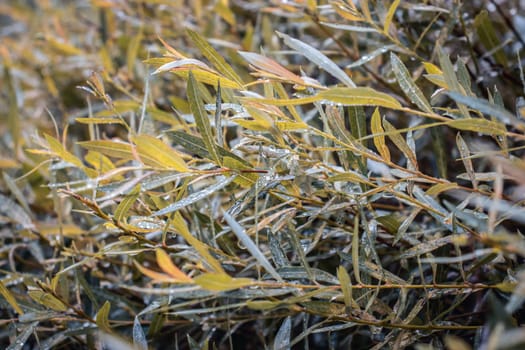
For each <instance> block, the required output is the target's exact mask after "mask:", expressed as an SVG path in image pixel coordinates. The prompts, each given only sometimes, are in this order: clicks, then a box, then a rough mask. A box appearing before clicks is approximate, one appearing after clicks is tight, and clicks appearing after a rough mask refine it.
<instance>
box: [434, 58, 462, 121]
mask: <svg viewBox="0 0 525 350" xmlns="http://www.w3.org/2000/svg"><path fill="white" fill-rule="evenodd" d="M438 56H439V64H440V65H441V69H443V77H444V78H445V82H446V83H447V87H448V90H450V91H453V92H457V93H458V94H460V95H463V91H462V90H461V85H459V81H458V78H457V76H456V73H455V72H454V66H453V65H452V62H450V58H449V57H448V55H447V54H446V53H445V52H443V50H442V49H441V50H438ZM458 107H459V110H460V112H461V114H462V115H463V117H464V118H466V119H469V118H470V114H469V112H468V110H467V108H466V107H465V105H463V104H461V103H458Z"/></svg>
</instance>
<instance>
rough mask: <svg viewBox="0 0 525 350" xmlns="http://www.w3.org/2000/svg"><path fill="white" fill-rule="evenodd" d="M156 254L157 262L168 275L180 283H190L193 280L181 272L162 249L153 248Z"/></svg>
mask: <svg viewBox="0 0 525 350" xmlns="http://www.w3.org/2000/svg"><path fill="white" fill-rule="evenodd" d="M155 252H156V255H157V264H159V267H160V268H161V270H162V271H164V272H166V273H167V274H168V275H170V276H171V277H173V278H174V279H176V280H178V281H180V282H182V283H191V282H193V280H192V279H191V278H190V277H189V276H188V275H186V274H185V273H184V272H182V271H181V270H180V269H179V268H178V267H177V266H175V264H173V262H172V261H171V258H170V256H169V255H168V254H167V253H166V252H165V251H164V250H162V249H160V248H159V249H156V250H155Z"/></svg>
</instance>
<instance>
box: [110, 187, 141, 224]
mask: <svg viewBox="0 0 525 350" xmlns="http://www.w3.org/2000/svg"><path fill="white" fill-rule="evenodd" d="M139 195H140V184H137V185H136V186H135V187H133V189H132V190H131V191H130V192H129V193H128V194H126V195H125V196H124V199H122V201H121V202H120V203H119V205H118V206H117V209H115V213H114V214H113V218H114V220H115V221H116V222H118V223H121V222H125V220H124V219H125V215H126V214H127V213H128V211H129V208H131V206H132V205H133V203H135V202H136V201H137V198H138V197H139Z"/></svg>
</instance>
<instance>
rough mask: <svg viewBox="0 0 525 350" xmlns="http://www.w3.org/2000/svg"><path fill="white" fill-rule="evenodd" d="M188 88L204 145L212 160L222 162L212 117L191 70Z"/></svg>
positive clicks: (189, 98)
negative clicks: (214, 134)
mask: <svg viewBox="0 0 525 350" xmlns="http://www.w3.org/2000/svg"><path fill="white" fill-rule="evenodd" d="M187 90H188V100H189V103H190V109H191V112H192V113H193V116H194V118H195V123H196V124H197V128H198V129H199V132H200V134H201V136H202V140H203V141H204V145H205V146H206V149H207V150H208V152H209V153H210V157H211V160H213V161H215V162H216V163H217V164H221V158H220V157H219V153H218V150H217V145H216V144H215V139H214V137H213V133H212V129H211V124H210V119H209V117H208V114H207V113H206V111H205V110H204V107H203V105H202V100H201V96H200V93H199V90H198V88H197V81H196V80H195V78H194V77H193V74H192V73H191V72H190V75H189V79H188V87H187Z"/></svg>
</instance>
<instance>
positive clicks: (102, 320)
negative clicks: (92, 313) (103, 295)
mask: <svg viewBox="0 0 525 350" xmlns="http://www.w3.org/2000/svg"><path fill="white" fill-rule="evenodd" d="M110 309H111V303H110V302H109V300H106V302H105V303H104V305H102V307H101V308H100V310H98V312H97V316H96V317H95V321H96V322H97V326H98V328H100V329H101V330H103V331H105V332H108V333H111V326H110V324H109V310H110Z"/></svg>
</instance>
